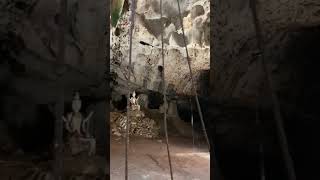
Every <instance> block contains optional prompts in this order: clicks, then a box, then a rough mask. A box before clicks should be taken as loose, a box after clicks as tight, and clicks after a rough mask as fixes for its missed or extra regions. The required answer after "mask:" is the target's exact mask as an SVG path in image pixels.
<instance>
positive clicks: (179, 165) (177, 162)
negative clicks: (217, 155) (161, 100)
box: [110, 136, 210, 180]
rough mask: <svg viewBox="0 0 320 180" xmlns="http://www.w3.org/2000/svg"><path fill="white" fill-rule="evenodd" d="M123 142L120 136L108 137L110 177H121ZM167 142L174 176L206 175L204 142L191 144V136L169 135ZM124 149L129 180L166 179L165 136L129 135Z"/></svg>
mask: <svg viewBox="0 0 320 180" xmlns="http://www.w3.org/2000/svg"><path fill="white" fill-rule="evenodd" d="M124 143H125V141H124V138H122V137H116V136H112V137H111V144H110V150H111V154H110V158H111V160H110V176H111V179H114V180H120V179H125V176H124V172H125V158H124V157H125V154H124V153H125V144H124ZM169 143H170V153H171V161H172V166H173V178H174V179H175V180H208V179H210V157H209V153H208V151H207V149H206V146H205V144H202V145H199V146H197V147H195V146H193V145H192V139H189V138H182V137H169ZM193 147H194V148H193ZM128 152H129V154H128V166H129V173H128V176H129V179H130V180H143V179H150V180H164V179H170V171H169V164H168V156H167V150H166V143H165V138H158V139H153V140H151V139H145V138H138V137H130V145H129V150H128Z"/></svg>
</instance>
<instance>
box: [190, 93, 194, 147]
mask: <svg viewBox="0 0 320 180" xmlns="http://www.w3.org/2000/svg"><path fill="white" fill-rule="evenodd" d="M189 102H190V109H191V111H190V113H191V114H190V115H191V128H192V151H193V152H194V127H193V106H192V101H191V98H190V99H189Z"/></svg>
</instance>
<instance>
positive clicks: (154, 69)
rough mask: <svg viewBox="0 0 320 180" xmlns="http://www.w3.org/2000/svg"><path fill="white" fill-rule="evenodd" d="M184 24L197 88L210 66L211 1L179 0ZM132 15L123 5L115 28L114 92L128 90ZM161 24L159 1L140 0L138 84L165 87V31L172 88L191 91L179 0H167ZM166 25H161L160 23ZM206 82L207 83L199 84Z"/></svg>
mask: <svg viewBox="0 0 320 180" xmlns="http://www.w3.org/2000/svg"><path fill="white" fill-rule="evenodd" d="M181 10H182V15H183V24H184V28H185V34H186V39H187V44H188V50H189V54H190V58H191V66H192V70H193V72H194V76H195V77H194V78H195V79H196V81H197V82H198V83H197V88H198V89H199V88H200V84H201V83H199V82H201V81H203V79H205V78H203V77H206V76H208V75H209V74H208V72H209V71H208V70H209V69H210V67H209V65H210V41H209V39H210V37H209V35H210V34H209V33H210V1H209V0H184V1H181ZM129 16H130V11H129V10H127V11H126V10H125V8H124V12H123V14H122V16H121V18H120V19H119V21H118V24H117V26H116V27H111V29H112V35H111V39H110V44H111V59H110V60H111V68H110V69H111V71H112V72H113V73H114V74H116V75H117V79H116V81H117V82H118V85H117V86H116V87H115V89H116V90H115V92H116V93H120V94H124V93H126V92H125V91H126V88H123V87H125V86H126V80H127V74H128V71H127V69H128V68H127V67H128V63H129V58H128V55H129V52H128V50H129V37H128V32H129V26H128V25H129ZM163 19H164V20H163V22H164V24H160V23H161V21H160V12H159V1H158V0H150V1H144V0H138V1H137V8H136V14H135V28H134V34H133V42H132V46H133V52H132V53H133V54H132V66H133V72H132V74H131V75H132V76H133V77H132V79H131V82H132V83H133V84H134V85H135V87H137V88H141V87H142V88H144V89H148V90H152V91H158V92H161V86H162V85H161V81H162V80H161V71H162V68H163V67H162V62H161V32H162V31H163V32H164V51H165V68H164V71H165V78H166V83H167V87H168V89H170V90H171V91H175V92H176V93H178V94H190V93H191V81H190V75H189V69H188V65H187V61H186V54H185V49H184V44H183V37H182V30H181V25H180V20H179V16H178V7H177V3H176V1H170V0H164V1H163ZM161 27H163V28H161ZM201 87H203V86H201Z"/></svg>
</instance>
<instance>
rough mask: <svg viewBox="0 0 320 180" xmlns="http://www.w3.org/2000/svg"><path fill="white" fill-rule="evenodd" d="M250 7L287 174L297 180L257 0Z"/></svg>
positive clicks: (252, 1)
mask: <svg viewBox="0 0 320 180" xmlns="http://www.w3.org/2000/svg"><path fill="white" fill-rule="evenodd" d="M250 8H251V11H252V16H253V23H254V26H255V31H256V36H257V41H258V48H259V50H260V53H261V61H262V69H263V73H264V74H265V78H266V82H267V84H268V88H269V91H270V94H271V99H272V103H273V113H274V117H275V120H276V127H277V131H278V136H279V141H280V146H281V151H282V155H283V157H284V161H285V165H286V169H287V175H288V178H289V179H290V180H296V174H295V169H294V163H293V159H292V157H291V155H290V152H289V148H288V141H287V136H286V133H285V130H284V127H283V120H282V115H281V110H280V104H279V100H278V97H277V95H276V93H275V88H274V84H273V81H272V78H271V72H270V71H269V69H268V68H267V64H266V62H265V57H264V50H265V47H264V44H263V43H264V40H263V36H262V31H261V28H260V23H259V19H258V15H257V9H256V0H250Z"/></svg>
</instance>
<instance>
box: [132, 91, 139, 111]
mask: <svg viewBox="0 0 320 180" xmlns="http://www.w3.org/2000/svg"><path fill="white" fill-rule="evenodd" d="M138 99H139V97H137V98H136V92H135V91H133V93H132V97H131V98H130V105H131V109H132V110H138V111H140V105H139V104H138Z"/></svg>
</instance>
